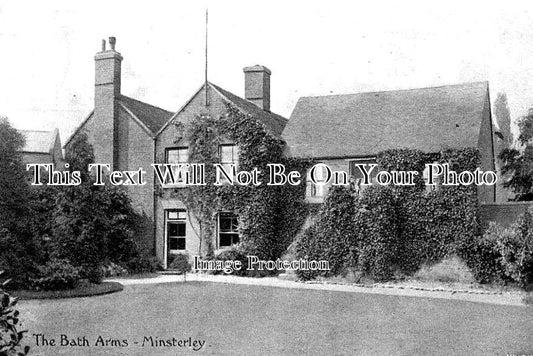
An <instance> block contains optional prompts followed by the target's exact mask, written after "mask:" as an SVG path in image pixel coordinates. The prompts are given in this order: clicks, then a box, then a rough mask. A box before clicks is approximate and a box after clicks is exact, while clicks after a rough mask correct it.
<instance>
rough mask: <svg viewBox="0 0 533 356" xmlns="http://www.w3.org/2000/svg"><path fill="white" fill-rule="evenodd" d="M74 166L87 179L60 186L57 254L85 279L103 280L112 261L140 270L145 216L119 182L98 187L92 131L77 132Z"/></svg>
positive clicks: (71, 155) (70, 155) (70, 154)
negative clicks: (140, 240)
mask: <svg viewBox="0 0 533 356" xmlns="http://www.w3.org/2000/svg"><path fill="white" fill-rule="evenodd" d="M65 157H66V161H67V163H68V164H69V165H70V166H69V170H70V171H71V172H72V171H74V170H77V171H80V172H81V178H82V183H81V184H80V185H77V186H64V187H60V189H58V190H57V191H56V192H57V194H56V197H55V203H54V204H55V206H54V209H53V214H52V220H53V228H52V230H53V235H54V237H53V242H52V252H51V257H52V258H58V259H67V260H69V261H70V262H71V263H72V264H73V265H74V266H76V267H82V269H81V274H82V277H85V278H88V279H89V280H91V281H93V282H99V281H100V280H101V277H102V274H101V270H102V269H101V266H102V265H103V264H104V263H106V262H108V261H112V262H114V263H118V264H122V265H128V266H129V265H132V264H131V263H130V261H131V260H132V259H136V263H135V264H133V265H135V266H138V267H139V268H145V266H142V265H139V261H138V260H140V261H141V262H143V263H144V262H146V263H150V261H147V260H145V259H142V258H141V257H142V256H141V253H140V252H139V249H138V247H137V244H136V243H135V234H136V232H137V231H139V230H140V228H141V227H140V226H139V224H140V223H141V222H142V221H143V218H142V217H140V216H139V214H137V213H136V212H135V211H134V209H133V207H132V206H131V200H130V199H129V197H128V195H127V193H126V191H125V190H123V189H121V188H118V187H114V186H96V185H94V184H93V183H94V179H93V177H92V176H91V175H90V174H88V173H87V172H88V170H87V168H88V165H89V164H91V163H93V162H94V151H93V148H92V146H91V145H90V143H89V142H88V139H87V135H85V134H83V133H82V134H80V135H77V136H76V137H75V138H74V139H73V141H72V143H71V144H70V145H69V146H68V148H67V151H66V155H65Z"/></svg>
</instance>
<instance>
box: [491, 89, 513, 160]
mask: <svg viewBox="0 0 533 356" xmlns="http://www.w3.org/2000/svg"><path fill="white" fill-rule="evenodd" d="M494 116H495V117H496V121H497V122H498V126H499V127H500V132H501V134H502V136H503V139H502V140H499V145H498V146H499V147H498V154H499V153H500V152H501V151H502V150H503V149H505V148H509V147H511V146H512V144H513V134H512V133H511V112H510V111H509V104H508V103H507V95H506V94H505V93H498V96H497V97H496V101H495V102H494Z"/></svg>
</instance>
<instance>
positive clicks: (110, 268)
mask: <svg viewBox="0 0 533 356" xmlns="http://www.w3.org/2000/svg"><path fill="white" fill-rule="evenodd" d="M102 269H103V272H104V277H114V276H123V275H126V274H128V270H127V269H125V268H124V267H122V266H121V265H118V264H116V263H114V262H108V263H106V264H105V265H104V266H102Z"/></svg>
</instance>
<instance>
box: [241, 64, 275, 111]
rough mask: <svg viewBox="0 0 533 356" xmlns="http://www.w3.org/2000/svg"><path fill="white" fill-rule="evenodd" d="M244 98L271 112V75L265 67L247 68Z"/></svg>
mask: <svg viewBox="0 0 533 356" xmlns="http://www.w3.org/2000/svg"><path fill="white" fill-rule="evenodd" d="M243 71H244V97H245V98H246V99H248V100H250V101H251V102H252V103H254V104H255V105H257V106H259V107H260V108H261V109H263V110H265V111H270V74H272V72H271V71H270V69H268V68H267V67H265V66H261V65H255V66H252V67H245V68H244V69H243Z"/></svg>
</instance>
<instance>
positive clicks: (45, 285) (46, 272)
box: [33, 259, 80, 290]
mask: <svg viewBox="0 0 533 356" xmlns="http://www.w3.org/2000/svg"><path fill="white" fill-rule="evenodd" d="M39 270H40V274H41V276H42V277H41V278H38V279H36V280H34V281H33V286H34V288H36V289H38V290H41V289H42V290H64V289H73V288H74V287H75V286H76V284H77V282H78V280H79V279H80V271H79V269H78V268H76V267H74V266H72V264H70V261H68V260H59V259H53V260H51V261H49V262H48V263H47V264H46V265H45V266H42V267H40V268H39Z"/></svg>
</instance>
